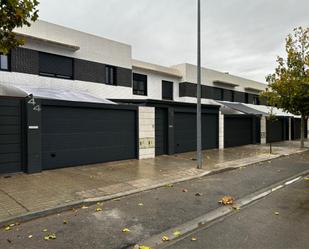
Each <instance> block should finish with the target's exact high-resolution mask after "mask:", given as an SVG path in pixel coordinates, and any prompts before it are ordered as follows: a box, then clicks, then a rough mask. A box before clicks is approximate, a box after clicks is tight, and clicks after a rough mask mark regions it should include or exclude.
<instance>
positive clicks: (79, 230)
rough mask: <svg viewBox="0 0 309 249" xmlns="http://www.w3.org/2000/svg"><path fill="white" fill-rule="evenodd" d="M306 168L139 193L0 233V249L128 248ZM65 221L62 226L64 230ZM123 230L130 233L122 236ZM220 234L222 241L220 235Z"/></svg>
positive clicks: (300, 163)
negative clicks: (226, 197) (222, 200)
mask: <svg viewBox="0 0 309 249" xmlns="http://www.w3.org/2000/svg"><path fill="white" fill-rule="evenodd" d="M308 168H309V153H308V152H307V153H304V154H299V155H294V156H290V157H287V158H279V159H276V160H273V161H272V162H265V163H260V164H257V165H253V166H250V167H246V168H242V169H239V170H234V171H228V172H225V173H220V174H217V175H212V176H208V177H203V178H200V179H196V180H193V181H187V182H184V183H180V184H175V185H174V186H173V187H168V186H167V187H163V188H159V189H155V190H151V191H147V192H143V193H139V194H136V195H132V196H129V197H125V198H121V199H118V200H113V201H108V202H105V203H103V204H102V205H95V206H91V207H88V208H86V209H78V210H72V211H68V212H63V213H61V214H56V215H51V216H48V217H45V218H40V219H37V220H33V221H30V222H27V223H24V224H21V225H18V226H15V227H12V229H11V230H10V231H5V230H4V229H1V230H0V248H1V249H2V248H5V249H11V248H12V249H21V248H23V249H33V248H39V249H45V248H46V249H62V248H65V249H70V248H74V249H79V248H80V249H92V248H100V249H101V248H102V249H105V248H106V249H113V248H115V249H122V248H129V247H130V246H132V245H134V244H136V243H138V242H139V241H141V240H144V239H146V238H148V237H150V236H152V235H155V234H158V233H161V232H163V231H165V230H167V229H170V228H173V227H175V226H178V225H180V224H183V223H185V222H188V221H190V220H192V219H194V218H196V217H199V216H201V215H204V214H205V213H207V212H209V211H211V210H214V209H216V208H217V207H218V205H219V204H218V200H219V199H220V198H222V196H224V195H231V196H233V197H235V198H237V199H238V198H241V197H244V196H247V195H248V194H251V193H253V192H255V191H257V190H260V189H262V188H265V187H267V186H269V185H272V184H274V183H277V182H279V181H281V180H285V179H287V178H289V177H291V176H294V175H295V174H298V173H300V172H302V171H304V170H307V169H308ZM184 190H186V191H184ZM197 193H199V195H196V194H197ZM97 208H102V211H99V210H98V211H99V212H96V209H97ZM64 220H65V221H66V222H65V223H67V224H64V222H63V221H64ZM124 228H128V229H129V230H130V231H129V232H123V229H124ZM290 230H292V229H291V228H290ZM50 234H55V235H56V239H54V240H48V241H45V240H44V236H47V235H50ZM220 234H221V235H222V233H221V232H220ZM29 236H30V237H29ZM191 248H194V247H191ZM210 248H211V247H210ZM249 248H250V247H249Z"/></svg>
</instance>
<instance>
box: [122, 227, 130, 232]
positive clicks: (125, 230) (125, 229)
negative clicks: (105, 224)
mask: <svg viewBox="0 0 309 249" xmlns="http://www.w3.org/2000/svg"><path fill="white" fill-rule="evenodd" d="M122 232H123V233H129V232H130V229H129V228H124V229H122Z"/></svg>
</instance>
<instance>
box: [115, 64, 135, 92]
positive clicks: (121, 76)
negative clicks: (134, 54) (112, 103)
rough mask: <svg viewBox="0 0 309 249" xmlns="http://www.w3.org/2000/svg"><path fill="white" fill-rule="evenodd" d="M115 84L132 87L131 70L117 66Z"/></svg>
mask: <svg viewBox="0 0 309 249" xmlns="http://www.w3.org/2000/svg"><path fill="white" fill-rule="evenodd" d="M116 73H117V76H116V80H117V86H124V87H132V70H131V69H128V68H122V67H117V69H116Z"/></svg>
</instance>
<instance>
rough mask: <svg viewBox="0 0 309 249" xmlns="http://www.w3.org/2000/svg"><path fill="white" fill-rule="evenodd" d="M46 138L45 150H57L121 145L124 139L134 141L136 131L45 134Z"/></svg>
mask: <svg viewBox="0 0 309 249" xmlns="http://www.w3.org/2000/svg"><path fill="white" fill-rule="evenodd" d="M44 139H47V140H48V141H49V142H48V143H43V150H45V149H48V150H53V149H55V150H57V149H67V148H81V147H84V146H87V147H88V148H89V147H96V146H100V145H102V144H104V145H105V147H109V146H113V145H115V144H116V145H118V146H119V145H120V144H121V143H122V142H123V141H124V140H130V141H132V140H133V139H135V138H134V133H133V134H132V133H128V132H127V133H126V132H123V131H122V132H109V133H107V132H101V133H99V132H93V133H91V132H88V133H74V134H71V133H70V134H64V133H61V134H50V135H45V136H44Z"/></svg>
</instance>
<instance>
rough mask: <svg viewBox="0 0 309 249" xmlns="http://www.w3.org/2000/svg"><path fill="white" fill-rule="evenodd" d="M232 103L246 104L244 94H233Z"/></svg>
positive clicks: (236, 92)
mask: <svg viewBox="0 0 309 249" xmlns="http://www.w3.org/2000/svg"><path fill="white" fill-rule="evenodd" d="M234 101H235V102H240V103H246V93H244V92H238V91H235V92H234Z"/></svg>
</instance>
